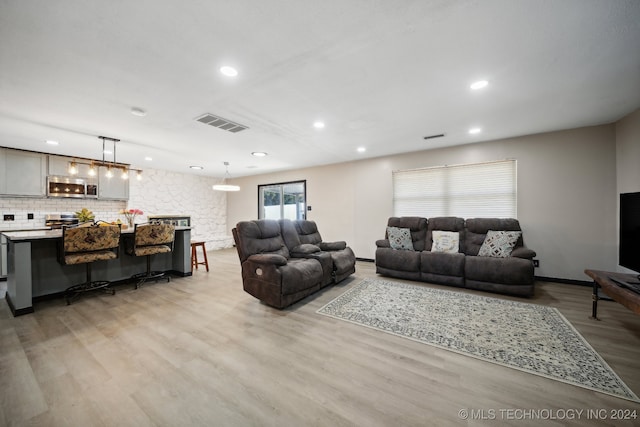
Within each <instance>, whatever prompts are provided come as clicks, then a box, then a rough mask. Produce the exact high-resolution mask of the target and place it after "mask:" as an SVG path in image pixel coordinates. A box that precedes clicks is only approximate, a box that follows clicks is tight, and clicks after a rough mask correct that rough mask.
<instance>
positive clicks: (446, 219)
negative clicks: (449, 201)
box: [425, 216, 464, 251]
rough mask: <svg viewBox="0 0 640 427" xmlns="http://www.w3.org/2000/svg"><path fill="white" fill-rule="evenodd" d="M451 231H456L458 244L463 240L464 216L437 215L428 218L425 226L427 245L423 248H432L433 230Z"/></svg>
mask: <svg viewBox="0 0 640 427" xmlns="http://www.w3.org/2000/svg"><path fill="white" fill-rule="evenodd" d="M434 231H451V232H457V233H458V242H459V243H458V245H460V244H462V243H463V242H464V218H458V217H455V216H439V217H433V218H429V222H428V226H427V247H426V248H425V250H427V251H428V250H433V232H434Z"/></svg>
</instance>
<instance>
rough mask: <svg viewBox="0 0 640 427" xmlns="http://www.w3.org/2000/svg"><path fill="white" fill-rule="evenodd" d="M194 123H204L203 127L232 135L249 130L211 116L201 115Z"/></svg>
mask: <svg viewBox="0 0 640 427" xmlns="http://www.w3.org/2000/svg"><path fill="white" fill-rule="evenodd" d="M196 121H199V122H200V123H204V124H205V125H209V126H213V127H216V128H219V129H222V130H226V131H229V132H232V133H238V132H241V131H243V130H246V129H249V127H248V126H244V125H241V124H238V123H235V122H232V121H231V120H227V119H223V118H222V117H218V116H214V115H213V114H209V113H207V114H203V115H202V116H200V117H198V118H197V119H196Z"/></svg>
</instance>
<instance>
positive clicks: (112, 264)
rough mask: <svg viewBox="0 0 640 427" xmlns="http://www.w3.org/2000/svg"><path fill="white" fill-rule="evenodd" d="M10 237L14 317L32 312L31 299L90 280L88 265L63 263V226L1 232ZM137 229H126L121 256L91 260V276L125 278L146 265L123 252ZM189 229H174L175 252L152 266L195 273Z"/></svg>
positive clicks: (9, 283)
mask: <svg viewBox="0 0 640 427" xmlns="http://www.w3.org/2000/svg"><path fill="white" fill-rule="evenodd" d="M2 234H3V236H4V237H5V239H6V240H7V243H8V247H7V273H8V274H7V294H6V300H7V304H9V308H10V309H11V312H12V313H13V315H14V316H20V315H22V314H28V313H33V301H34V300H37V299H38V298H44V297H47V296H55V295H61V294H62V293H63V292H64V291H65V289H67V288H68V287H70V286H73V285H77V284H79V283H83V282H84V281H85V280H86V265H85V264H75V265H62V264H61V263H60V262H59V261H58V259H59V253H58V250H59V249H58V248H59V245H60V243H61V240H62V230H37V231H16V232H4V233H2ZM127 235H130V236H132V235H133V229H128V230H122V234H121V238H120V255H119V257H118V258H117V259H113V260H109V261H98V262H95V263H93V264H92V267H91V268H92V278H93V280H108V281H110V282H116V283H117V282H124V281H126V280H127V279H128V278H130V277H131V276H132V275H134V274H136V273H141V272H144V271H145V270H146V268H147V264H146V257H135V256H130V255H127V254H126V253H125V250H124V240H125V239H126V238H127ZM190 242H191V227H176V234H175V241H174V245H173V251H172V252H170V253H164V254H157V255H153V256H152V257H151V269H152V270H153V271H164V272H166V273H167V274H171V275H175V276H182V277H184V276H191V244H190Z"/></svg>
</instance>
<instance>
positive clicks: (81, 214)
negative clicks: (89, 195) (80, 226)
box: [76, 208, 95, 223]
mask: <svg viewBox="0 0 640 427" xmlns="http://www.w3.org/2000/svg"><path fill="white" fill-rule="evenodd" d="M76 216H77V217H78V222H80V223H83V222H89V221H93V220H94V218H95V215H94V214H93V212H91V211H90V210H89V209H87V208H82V210H80V211H78V212H76Z"/></svg>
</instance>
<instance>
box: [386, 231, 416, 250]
mask: <svg viewBox="0 0 640 427" xmlns="http://www.w3.org/2000/svg"><path fill="white" fill-rule="evenodd" d="M387 236H388V237H389V244H390V245H391V248H392V249H401V250H407V251H412V250H413V241H412V240H411V230H409V229H408V228H399V227H387Z"/></svg>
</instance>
